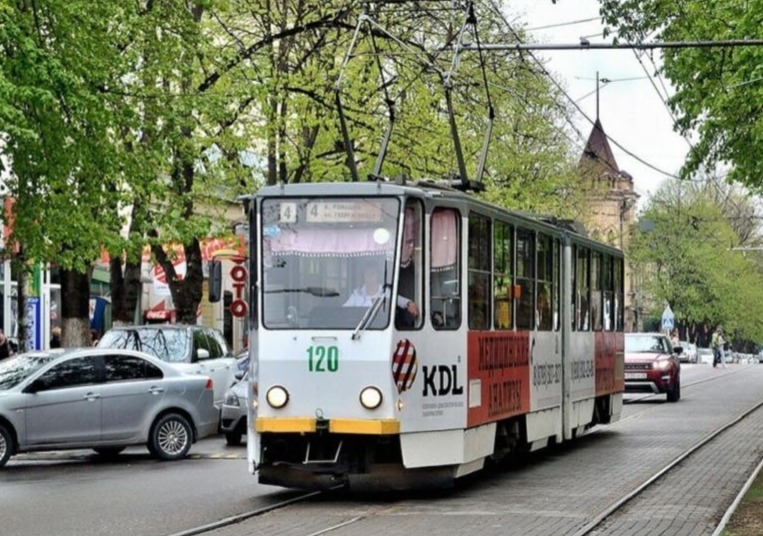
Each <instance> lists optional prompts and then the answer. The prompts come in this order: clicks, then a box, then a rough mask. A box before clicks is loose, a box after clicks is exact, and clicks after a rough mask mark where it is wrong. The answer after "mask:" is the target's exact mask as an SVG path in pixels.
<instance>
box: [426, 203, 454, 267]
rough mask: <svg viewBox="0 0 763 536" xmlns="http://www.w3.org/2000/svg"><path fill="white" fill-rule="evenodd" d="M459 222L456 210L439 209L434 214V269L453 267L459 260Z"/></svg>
mask: <svg viewBox="0 0 763 536" xmlns="http://www.w3.org/2000/svg"><path fill="white" fill-rule="evenodd" d="M458 242H459V241H458V222H457V221H456V211H454V210H438V211H437V212H435V213H433V214H432V270H433V271H442V270H447V269H449V268H452V267H453V266H454V265H455V264H456V261H457V260H458Z"/></svg>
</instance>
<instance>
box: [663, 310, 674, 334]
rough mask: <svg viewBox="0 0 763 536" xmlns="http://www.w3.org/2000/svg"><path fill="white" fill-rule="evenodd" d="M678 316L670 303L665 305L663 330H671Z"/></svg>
mask: <svg viewBox="0 0 763 536" xmlns="http://www.w3.org/2000/svg"><path fill="white" fill-rule="evenodd" d="M675 322H676V317H675V315H674V314H673V311H672V310H671V309H670V305H667V306H666V307H665V310H664V311H663V312H662V329H663V331H670V330H672V329H673V328H674V327H675Z"/></svg>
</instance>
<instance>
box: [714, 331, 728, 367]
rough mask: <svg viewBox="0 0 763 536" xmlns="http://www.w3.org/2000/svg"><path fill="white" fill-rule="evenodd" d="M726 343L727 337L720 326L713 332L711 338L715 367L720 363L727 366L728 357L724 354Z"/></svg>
mask: <svg viewBox="0 0 763 536" xmlns="http://www.w3.org/2000/svg"><path fill="white" fill-rule="evenodd" d="M725 345H726V339H725V338H724V337H723V328H722V327H721V326H718V329H716V330H715V333H713V338H712V340H711V346H712V347H713V368H715V367H716V366H717V365H718V364H719V363H720V364H721V365H722V366H723V368H726V359H725V355H724V346H725Z"/></svg>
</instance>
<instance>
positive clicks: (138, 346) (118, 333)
mask: <svg viewBox="0 0 763 536" xmlns="http://www.w3.org/2000/svg"><path fill="white" fill-rule="evenodd" d="M98 348H126V349H128V350H137V351H140V352H146V353H148V354H151V355H153V356H154V357H157V358H159V359H161V360H162V361H165V362H167V363H171V364H172V365H173V366H176V367H178V368H180V369H181V370H183V371H184V372H189V373H193V374H202V375H204V376H209V377H210V378H212V380H213V381H214V388H215V406H217V408H218V409H219V408H220V407H221V406H222V402H223V396H225V391H226V390H227V389H228V387H230V386H231V385H233V383H234V382H235V381H236V377H235V374H236V370H237V363H236V358H235V357H233V356H232V355H231V353H230V351H229V350H228V344H227V343H226V342H225V337H223V334H222V333H221V332H220V331H219V330H216V329H212V328H208V327H205V326H197V325H185V324H147V325H143V326H124V327H115V328H111V329H110V330H108V331H107V332H106V333H104V334H103V337H101V340H100V341H98Z"/></svg>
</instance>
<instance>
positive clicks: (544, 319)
mask: <svg viewBox="0 0 763 536" xmlns="http://www.w3.org/2000/svg"><path fill="white" fill-rule="evenodd" d="M555 266H556V262H555V259H554V247H553V241H552V240H551V237H550V236H547V235H543V234H539V235H538V299H537V307H536V309H535V317H536V318H535V322H536V326H537V327H538V329H540V330H544V331H551V329H552V328H553V325H554V323H553V311H552V296H553V295H554V291H555V285H554V272H555Z"/></svg>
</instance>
